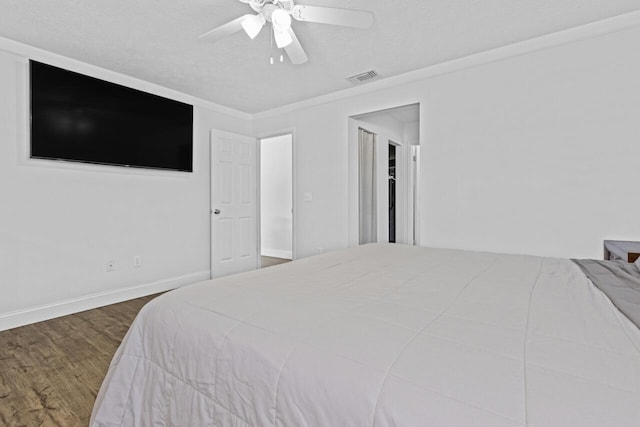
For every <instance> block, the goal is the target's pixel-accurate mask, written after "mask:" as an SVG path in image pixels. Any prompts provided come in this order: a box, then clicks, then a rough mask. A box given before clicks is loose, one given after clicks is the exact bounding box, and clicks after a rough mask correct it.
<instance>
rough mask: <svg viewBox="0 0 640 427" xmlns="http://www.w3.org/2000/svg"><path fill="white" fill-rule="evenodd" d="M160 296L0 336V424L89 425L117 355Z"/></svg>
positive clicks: (21, 328) (1, 333)
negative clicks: (146, 309) (148, 305)
mask: <svg viewBox="0 0 640 427" xmlns="http://www.w3.org/2000/svg"><path fill="white" fill-rule="evenodd" d="M156 296H157V295H152V296H148V297H143V298H138V299H135V300H131V301H126V302H123V303H120V304H114V305H110V306H106V307H101V308H97V309H95V310H89V311H85V312H82V313H78V314H73V315H70V316H64V317H59V318H57V319H52V320H48V321H46V322H40V323H35V324H32V325H27V326H23V327H20V328H15V329H10V330H8V331H4V332H0V426H16V427H17V426H25V427H31V426H63V427H67V426H72V427H73V426H87V425H88V424H89V417H90V415H91V410H92V408H93V403H94V401H95V398H96V395H97V393H98V390H99V388H100V385H101V384H102V380H103V378H104V376H105V374H106V372H107V368H108V367H109V362H110V361H111V358H112V357H113V354H114V353H115V351H116V349H117V348H118V346H119V345H120V342H121V341H122V338H123V337H124V335H125V333H126V332H127V330H128V329H129V325H130V324H131V322H132V321H133V319H134V318H135V316H136V314H137V313H138V311H139V310H140V309H141V308H142V306H143V305H144V304H146V303H147V302H149V301H150V300H151V299H153V298H155V297H156Z"/></svg>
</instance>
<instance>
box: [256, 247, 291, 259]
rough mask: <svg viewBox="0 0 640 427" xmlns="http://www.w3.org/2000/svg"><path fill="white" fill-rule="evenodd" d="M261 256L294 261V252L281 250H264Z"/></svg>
mask: <svg viewBox="0 0 640 427" xmlns="http://www.w3.org/2000/svg"><path fill="white" fill-rule="evenodd" d="M260 254H261V255H262V256H270V257H273V258H284V259H293V252H292V251H283V250H281V249H262V250H261V251H260Z"/></svg>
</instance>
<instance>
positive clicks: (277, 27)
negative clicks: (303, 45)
mask: <svg viewBox="0 0 640 427" xmlns="http://www.w3.org/2000/svg"><path fill="white" fill-rule="evenodd" d="M271 23H272V24H273V29H274V31H278V32H280V33H286V32H287V31H289V28H291V15H290V14H289V12H287V11H286V10H284V9H276V10H274V11H273V13H271Z"/></svg>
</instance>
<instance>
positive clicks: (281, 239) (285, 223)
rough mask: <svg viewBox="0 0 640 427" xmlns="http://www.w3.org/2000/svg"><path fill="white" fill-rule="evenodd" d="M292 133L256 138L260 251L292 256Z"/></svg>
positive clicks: (276, 255)
mask: <svg viewBox="0 0 640 427" xmlns="http://www.w3.org/2000/svg"><path fill="white" fill-rule="evenodd" d="M292 149H293V147H292V136H291V134H288V135H281V136H276V137H273V138H263V139H261V140H260V245H261V254H262V255H264V256H272V257H277V258H287V259H291V258H292V257H293V250H292V243H293V236H292V232H293V213H292V209H293V199H292V197H293V181H292V178H293V164H292V160H293V157H292Z"/></svg>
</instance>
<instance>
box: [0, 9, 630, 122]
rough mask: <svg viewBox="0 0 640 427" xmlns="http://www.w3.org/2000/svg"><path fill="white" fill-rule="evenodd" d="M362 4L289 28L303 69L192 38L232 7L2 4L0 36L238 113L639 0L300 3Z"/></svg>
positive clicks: (233, 40)
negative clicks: (332, 19) (360, 18)
mask: <svg viewBox="0 0 640 427" xmlns="http://www.w3.org/2000/svg"><path fill="white" fill-rule="evenodd" d="M298 3H300V4H311V5H317V6H334V7H342V8H350V9H367V10H371V11H373V12H374V13H375V16H376V23H375V24H374V26H373V27H372V28H370V29H368V30H356V29H349V28H342V27H335V26H330V25H322V24H314V23H304V22H295V21H294V23H293V28H294V29H295V31H296V33H297V34H298V37H299V39H300V41H301V42H302V44H303V46H304V47H305V49H306V51H307V54H308V55H309V62H308V63H306V64H304V65H298V66H294V65H291V64H290V63H288V62H286V60H285V63H284V64H279V63H276V64H275V65H269V56H270V53H271V48H270V37H269V31H264V30H263V32H262V33H261V34H260V35H259V36H258V37H257V38H256V39H255V40H253V41H252V40H250V39H249V38H248V37H247V36H246V35H245V34H244V33H243V32H240V33H237V34H235V35H233V36H231V37H229V38H227V39H224V40H222V41H220V42H218V43H214V44H212V43H207V42H203V41H200V40H198V35H200V34H202V33H204V32H206V31H208V30H210V29H212V28H213V27H215V26H218V25H220V24H223V23H225V22H227V21H230V20H232V19H234V18H236V17H238V16H240V15H242V14H245V13H249V12H251V9H250V8H249V6H248V5H246V4H243V3H241V2H239V1H238V0H109V1H98V0H2V1H0V36H2V37H6V38H8V39H12V40H15V41H18V42H22V43H25V44H29V45H32V46H35V47H39V48H42V49H46V50H48V51H51V52H54V53H58V54H61V55H64V56H67V57H70V58H73V59H77V60H80V61H83V62H86V63H89V64H92V65H97V66H99V67H103V68H106V69H110V70H114V71H117V72H120V73H123V74H126V75H130V76H133V77H136V78H139V79H143V80H146V81H149V82H152V83H156V84H159V85H162V86H165V87H168V88H171V89H175V90H178V91H181V92H183V93H186V94H190V95H193V96H196V97H199V98H202V99H205V100H208V101H212V102H215V103H217V104H221V105H225V106H228V107H231V108H234V109H237V110H240V111H244V112H247V113H256V112H260V111H265V110H268V109H271V108H275V107H279V106H282V105H286V104H289V103H292V102H297V101H301V100H304V99H307V98H311V97H314V96H318V95H323V94H327V93H330V92H334V91H338V90H341V89H345V88H348V87H351V83H349V82H348V81H347V80H345V79H346V77H349V76H351V75H354V74H357V73H360V72H363V71H367V70H369V69H375V70H377V71H378V72H379V73H380V74H381V75H382V76H383V77H390V76H394V75H397V74H402V73H405V72H408V71H412V70H416V69H419V68H423V67H426V66H429V65H433V64H437V63H441V62H444V61H447V60H451V59H455V58H459V57H463V56H467V55H470V54H474V53H478V52H482V51H485V50H489V49H492V48H496V47H500V46H504V45H508V44H512V43H515V42H518V41H523V40H527V39H530V38H533V37H537V36H541V35H545V34H549V33H553V32H557V31H560V30H563V29H567V28H571V27H575V26H578V25H582V24H587V23H590V22H594V21H597V20H601V19H604V18H608V17H612V16H616V15H620V14H624V13H628V12H632V11H636V10H639V9H640V0H402V1H398V0H395V1H394V0H343V1H339V0H299V1H298Z"/></svg>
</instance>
